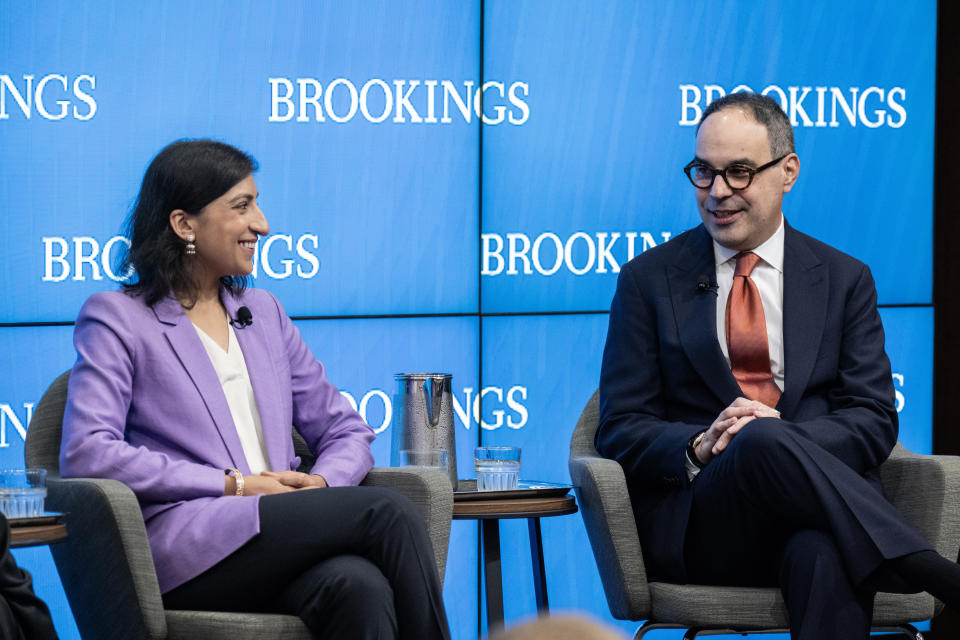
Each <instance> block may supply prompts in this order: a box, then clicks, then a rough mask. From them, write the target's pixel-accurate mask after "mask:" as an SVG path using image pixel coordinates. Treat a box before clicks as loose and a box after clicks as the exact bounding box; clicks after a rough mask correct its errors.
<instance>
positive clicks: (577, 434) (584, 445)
mask: <svg viewBox="0 0 960 640" xmlns="http://www.w3.org/2000/svg"><path fill="white" fill-rule="evenodd" d="M599 422H600V391H599V390H597V391H594V392H593V395H592V396H591V397H590V400H589V401H588V402H587V406H585V407H584V408H583V413H581V414H580V419H579V420H577V426H576V427H575V428H574V429H573V435H571V436H570V457H571V458H572V457H574V456H599V455H600V454H599V453H597V450H596V448H595V447H594V446H593V437H594V435H595V434H596V433H597V424H598V423H599Z"/></svg>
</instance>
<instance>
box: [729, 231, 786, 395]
mask: <svg viewBox="0 0 960 640" xmlns="http://www.w3.org/2000/svg"><path fill="white" fill-rule="evenodd" d="M739 253H740V252H739V251H736V250H734V249H727V248H726V247H722V246H720V245H719V244H717V243H716V242H714V243H713V255H714V257H715V258H716V263H717V341H718V342H719V343H720V350H721V351H723V357H724V358H726V359H727V364H728V365H729V364H730V353H729V352H728V350H727V299H728V298H729V297H730V289H732V288H733V272H734V269H735V268H736V266H737V261H736V257H737V255H738V254H739ZM753 253H755V254H757V255H758V256H760V261H759V262H757V266H756V267H754V269H753V273H751V274H750V279H751V280H753V283H754V284H755V285H757V290H758V291H759V292H760V300H761V301H762V302H763V317H764V320H766V323H767V350H768V351H769V352H770V371H771V373H773V381H774V382H775V383H776V384H777V387H779V388H780V391H783V216H781V217H780V226H779V227H777V230H776V231H775V232H774V233H773V235H772V236H770V237H769V238H767V241H766V242H764V243H763V244H761V245H760V246H759V247H757V248H756V249H754V250H753Z"/></svg>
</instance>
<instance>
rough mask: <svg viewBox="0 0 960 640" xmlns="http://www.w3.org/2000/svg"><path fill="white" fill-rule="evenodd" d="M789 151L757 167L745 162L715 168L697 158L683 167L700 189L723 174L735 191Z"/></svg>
mask: <svg viewBox="0 0 960 640" xmlns="http://www.w3.org/2000/svg"><path fill="white" fill-rule="evenodd" d="M788 155H790V154H789V153H785V154H783V155H782V156H780V157H779V158H777V159H776V160H771V161H770V162H768V163H767V164H765V165H762V166H759V167H757V168H756V169H754V168H753V167H749V166H747V165H745V164H732V165H730V166H729V167H727V168H726V169H714V168H713V167H711V166H710V165H708V164H704V163H702V162H698V161H696V160H694V161H692V162H691V163H690V164H688V165H687V166H685V167H684V168H683V172H684V173H685V174H687V177H688V178H690V182H691V183H693V186H695V187H697V188H698V189H709V188H710V187H712V186H713V181H714V180H716V179H717V176H718V175H720V176H723V181H724V182H726V183H727V186H728V187H730V188H731V189H733V190H735V191H742V190H743V189H746V188H747V187H749V186H750V183H751V182H753V176H755V175H757V174H758V173H760V172H761V171H763V170H764V169H769V168H770V167H772V166H773V165H775V164H777V163H778V162H780V161H781V160H783V159H784V158H786V157H787V156H788Z"/></svg>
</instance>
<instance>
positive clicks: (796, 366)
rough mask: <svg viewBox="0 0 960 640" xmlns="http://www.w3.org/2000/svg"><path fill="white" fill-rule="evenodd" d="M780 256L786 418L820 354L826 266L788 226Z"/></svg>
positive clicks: (781, 406)
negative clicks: (781, 265)
mask: <svg viewBox="0 0 960 640" xmlns="http://www.w3.org/2000/svg"><path fill="white" fill-rule="evenodd" d="M785 232H786V237H785V238H784V254H783V359H784V362H783V368H784V372H785V377H784V389H783V395H782V396H781V397H780V402H779V404H778V408H779V409H780V411H781V413H782V414H783V415H784V416H785V417H787V418H789V417H790V416H791V415H792V414H793V411H794V410H795V409H796V407H797V404H798V403H799V402H800V399H801V398H802V397H803V391H804V389H805V388H806V386H807V381H808V380H809V379H810V374H811V373H812V371H813V365H814V363H815V362H816V359H817V355H818V353H819V351H820V339H821V337H822V336H823V327H824V322H825V321H826V313H827V293H828V282H827V278H828V274H827V268H826V266H825V265H824V264H823V263H822V262H821V261H820V259H819V258H817V256H816V255H815V254H814V253H813V252H812V251H811V250H810V248H809V247H808V246H807V243H806V241H805V240H804V238H803V236H802V235H800V234H799V233H797V232H796V231H794V230H793V228H791V227H790V226H789V225H787V226H786V229H785Z"/></svg>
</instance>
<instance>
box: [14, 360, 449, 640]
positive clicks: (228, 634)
mask: <svg viewBox="0 0 960 640" xmlns="http://www.w3.org/2000/svg"><path fill="white" fill-rule="evenodd" d="M69 376H70V372H69V371H68V372H66V373H64V374H62V375H61V376H59V377H58V378H57V379H56V380H54V382H53V383H52V384H51V385H50V387H49V389H47V391H46V393H45V394H44V395H43V398H41V400H40V402H39V403H38V404H37V407H36V410H35V411H34V413H33V419H32V420H31V421H30V427H29V429H28V430H27V440H26V445H25V454H26V462H27V465H28V466H31V467H43V468H45V469H47V472H48V478H47V491H48V493H47V508H48V509H50V510H53V511H61V512H64V513H66V514H67V516H66V522H67V533H68V539H67V540H66V541H65V542H62V543H59V544H56V545H53V546H52V547H51V553H52V554H53V559H54V562H55V563H56V565H57V571H58V573H59V574H60V580H61V582H62V583H63V587H64V591H65V592H66V594H67V600H68V601H69V602H70V608H71V609H72V610H73V615H74V619H75V620H76V623H77V627H78V629H79V630H80V634H81V635H82V636H83V638H84V640H92V639H100V638H117V639H129V638H144V639H150V640H153V639H161V638H170V639H176V638H204V639H209V640H244V639H249V640H260V639H261V638H277V639H280V640H310V638H312V636H311V634H310V633H309V631H308V630H307V628H306V627H305V626H304V625H303V623H302V622H301V621H300V619H299V618H297V617H295V616H289V615H275V614H242V613H227V612H209V611H175V610H169V609H166V610H165V609H164V608H163V600H162V599H161V597H160V587H159V585H158V583H157V575H156V572H155V570H154V567H153V558H152V557H151V554H150V546H149V543H148V542H147V534H146V529H145V527H144V524H143V517H142V515H141V513H140V506H139V504H138V503H137V498H136V496H134V494H133V492H132V491H131V490H130V489H129V488H128V487H127V486H126V485H124V484H123V483H121V482H117V481H116V480H102V479H94V478H70V479H66V478H60V477H59V471H60V467H59V452H60V438H61V423H62V422H63V411H64V406H65V403H66V397H67V380H68V378H69ZM294 436H295V438H294V441H295V442H294V444H295V447H296V448H297V454H298V455H300V456H301V457H302V458H303V459H304V461H305V462H304V465H309V463H310V460H311V459H312V458H311V456H310V454H309V451H308V450H307V448H306V445H305V444H304V442H303V440H302V439H301V438H300V437H299V435H298V434H296V432H294ZM302 468H303V467H301V469H302ZM307 468H309V467H307ZM363 484H365V485H374V486H386V487H391V488H393V489H395V490H397V491H399V492H401V493H403V494H404V495H406V496H407V497H408V498H410V499H411V500H413V502H414V503H415V504H416V505H417V506H418V507H420V509H421V511H422V512H423V516H424V519H425V520H426V522H427V529H428V531H429V533H430V539H431V542H432V543H433V549H434V553H435V555H436V563H437V572H438V573H439V575H440V579H441V581H442V580H443V573H444V567H445V566H446V557H447V543H448V541H449V537H450V520H451V517H452V515H453V491H452V490H451V487H450V481H449V480H448V479H447V476H446V474H444V473H442V472H440V471H431V470H426V469H415V468H402V469H399V468H398V469H392V468H374V469H372V470H371V471H370V473H369V474H368V475H367V477H366V478H365V479H364V481H363Z"/></svg>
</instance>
